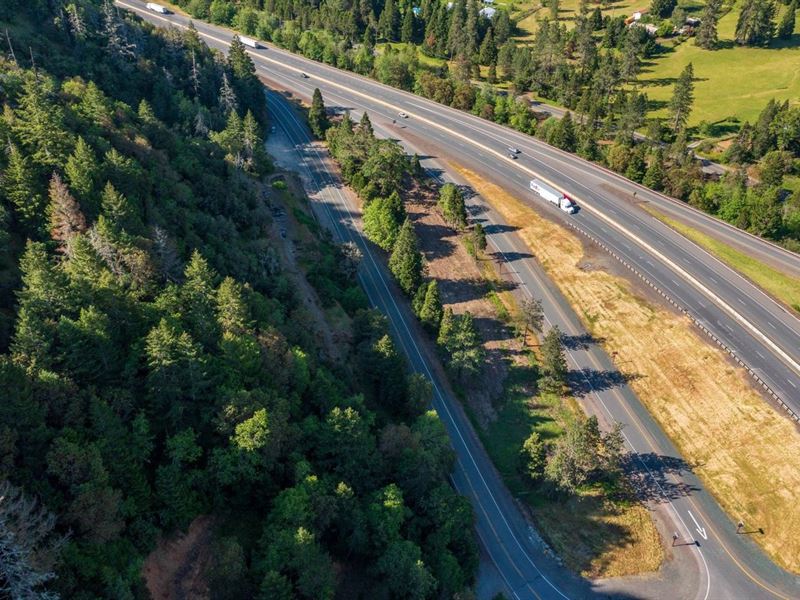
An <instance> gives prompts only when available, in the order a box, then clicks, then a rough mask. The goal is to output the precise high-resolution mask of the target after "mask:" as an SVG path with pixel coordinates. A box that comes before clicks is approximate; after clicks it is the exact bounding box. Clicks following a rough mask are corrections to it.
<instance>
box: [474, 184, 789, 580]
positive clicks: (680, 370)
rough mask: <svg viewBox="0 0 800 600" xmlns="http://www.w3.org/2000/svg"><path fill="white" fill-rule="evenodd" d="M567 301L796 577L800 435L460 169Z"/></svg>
mask: <svg viewBox="0 0 800 600" xmlns="http://www.w3.org/2000/svg"><path fill="white" fill-rule="evenodd" d="M459 170H460V171H461V173H462V175H463V176H464V177H465V178H466V179H468V180H469V181H470V183H471V185H472V186H473V187H474V188H475V189H476V190H477V191H478V192H479V193H481V195H482V196H483V197H484V198H486V199H488V200H489V201H490V202H491V204H492V205H493V206H494V207H495V208H496V209H497V210H498V211H499V212H500V213H501V214H502V215H503V217H504V218H505V220H506V222H507V223H508V224H509V225H516V226H518V227H519V228H520V229H519V234H520V235H521V236H522V238H523V239H524V240H525V242H526V243H527V245H528V247H529V248H530V250H531V252H532V253H533V254H535V255H536V257H537V259H538V260H539V262H540V263H541V264H542V265H543V267H544V268H545V270H546V271H547V272H548V274H549V276H550V277H551V278H552V279H553V281H554V282H555V283H556V284H557V285H558V286H559V288H560V289H561V291H562V293H563V294H564V295H565V296H566V297H567V299H568V300H569V301H570V303H571V304H572V305H573V307H574V308H575V309H576V312H577V314H578V315H579V316H580V317H581V319H582V321H583V323H584V326H585V327H586V328H587V329H588V331H589V332H591V333H592V334H593V335H594V336H595V337H596V338H598V339H601V340H603V346H604V347H605V349H606V350H607V351H608V352H609V354H612V355H614V356H615V357H616V360H617V364H618V365H623V366H624V371H625V372H626V373H628V374H630V375H631V376H632V377H631V381H630V384H629V385H630V386H631V388H633V390H634V392H635V393H636V395H637V396H638V397H639V399H640V400H641V401H642V402H643V403H644V405H645V406H646V407H647V409H648V410H649V411H650V413H651V414H652V415H653V416H654V417H655V418H656V420H657V421H658V422H659V424H660V425H661V427H662V428H663V429H664V431H665V432H666V433H667V435H668V436H669V437H670V438H671V439H672V441H673V442H674V443H675V444H676V445H677V446H678V447H679V448H680V451H681V453H682V454H683V457H684V458H685V459H686V461H687V462H688V463H689V464H690V465H692V466H693V470H694V472H695V473H696V474H697V475H698V476H699V477H700V478H701V479H702V480H703V482H704V484H705V486H706V488H707V489H708V490H709V491H710V492H711V493H712V494H713V495H714V497H715V498H716V499H717V501H718V502H719V503H720V504H721V505H722V507H723V508H724V509H725V510H726V512H727V513H728V515H729V516H730V517H731V518H732V519H733V520H734V521H738V520H740V519H741V520H743V521H744V522H745V523H747V524H748V527H750V528H751V529H753V530H755V531H758V530H759V529H761V530H763V534H761V533H759V534H758V535H754V536H753V538H752V539H753V540H754V541H756V542H758V543H759V544H760V545H761V546H762V547H763V548H764V550H765V551H766V552H767V554H769V556H770V557H771V558H772V559H773V560H774V561H775V562H777V563H778V564H779V565H781V566H782V567H784V568H786V569H788V570H790V571H792V572H795V573H797V572H799V571H800V504H798V503H797V501H796V497H795V496H796V491H797V490H800V433H798V431H797V430H796V429H795V427H794V425H793V424H792V423H790V422H789V421H788V420H787V419H785V418H784V417H783V416H782V415H781V414H780V413H779V412H778V411H776V410H775V409H774V408H772V407H771V406H770V405H768V404H767V403H766V402H765V401H764V399H763V398H762V397H761V396H760V395H759V393H758V392H757V391H756V390H755V389H754V388H753V387H752V385H751V382H750V380H749V379H748V378H747V375H746V374H745V372H744V371H743V370H742V369H739V368H735V367H734V366H732V365H731V363H730V362H729V360H728V358H727V355H725V354H724V353H723V352H722V351H721V350H720V349H718V348H717V347H716V346H712V345H711V344H710V343H709V342H708V340H707V339H706V338H705V337H703V336H701V335H700V333H699V332H698V331H697V330H696V329H694V327H693V326H692V324H691V322H690V320H689V319H688V317H685V316H680V315H677V314H675V313H674V312H671V311H669V310H667V309H665V308H662V307H661V306H659V305H657V304H654V303H652V302H649V301H647V300H645V299H643V298H642V297H641V296H640V295H639V294H636V293H635V292H634V288H633V286H632V285H631V284H630V283H629V282H628V281H627V280H626V279H624V278H621V277H618V276H615V275H612V274H610V273H607V272H604V271H599V270H584V269H581V268H580V267H579V265H578V261H579V258H580V257H581V256H582V255H583V248H582V245H581V242H580V241H579V239H578V238H577V237H576V236H575V234H573V233H572V232H570V231H569V230H567V229H565V228H564V227H561V226H559V225H557V224H555V223H552V222H550V221H547V220H545V219H544V218H542V217H541V216H540V215H539V214H538V213H537V212H535V211H534V210H532V209H531V208H529V207H527V206H525V205H524V204H523V203H521V202H520V201H519V200H517V199H516V198H514V197H513V196H512V195H511V194H509V193H508V192H506V191H505V190H504V189H502V188H501V187H499V186H497V185H494V184H491V183H488V182H486V181H485V180H483V179H482V178H480V177H479V176H478V175H476V174H475V173H473V172H471V171H469V170H467V169H459Z"/></svg>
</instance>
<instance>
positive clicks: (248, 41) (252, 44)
mask: <svg viewBox="0 0 800 600" xmlns="http://www.w3.org/2000/svg"><path fill="white" fill-rule="evenodd" d="M239 39H240V40H241V42H242V43H243V44H244V45H245V46H250V47H251V48H255V49H256V50H257V49H259V48H261V44H260V43H259V41H258V40H254V39H253V38H249V37H244V36H243V35H240V36H239Z"/></svg>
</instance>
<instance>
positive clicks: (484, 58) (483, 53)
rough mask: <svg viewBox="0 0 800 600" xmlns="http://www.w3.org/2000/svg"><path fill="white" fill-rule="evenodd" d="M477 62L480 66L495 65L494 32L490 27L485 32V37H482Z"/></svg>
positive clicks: (495, 47)
mask: <svg viewBox="0 0 800 600" xmlns="http://www.w3.org/2000/svg"><path fill="white" fill-rule="evenodd" d="M478 60H479V61H480V63H481V64H482V65H489V66H492V65H496V62H497V46H496V45H495V43H494V30H493V29H492V27H491V26H489V29H487V30H486V35H485V36H483V42H481V49H480V54H479V58H478ZM495 68H496V66H495Z"/></svg>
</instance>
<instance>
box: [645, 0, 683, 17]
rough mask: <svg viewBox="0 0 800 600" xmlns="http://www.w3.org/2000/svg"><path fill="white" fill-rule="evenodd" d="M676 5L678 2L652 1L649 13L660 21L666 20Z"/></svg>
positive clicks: (675, 0) (676, 0) (666, 0)
mask: <svg viewBox="0 0 800 600" xmlns="http://www.w3.org/2000/svg"><path fill="white" fill-rule="evenodd" d="M677 5H678V0H652V2H651V3H650V13H651V14H654V15H658V16H659V17H661V18H662V19H668V18H669V16H670V15H671V14H672V11H673V10H675V7H676V6H677Z"/></svg>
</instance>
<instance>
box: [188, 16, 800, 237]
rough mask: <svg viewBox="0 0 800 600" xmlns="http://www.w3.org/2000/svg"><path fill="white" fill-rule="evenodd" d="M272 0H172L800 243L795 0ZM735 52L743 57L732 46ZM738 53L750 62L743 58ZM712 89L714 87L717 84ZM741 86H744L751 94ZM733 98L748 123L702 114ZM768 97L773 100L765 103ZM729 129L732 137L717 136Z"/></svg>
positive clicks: (756, 229) (738, 223)
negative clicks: (717, 169)
mask: <svg viewBox="0 0 800 600" xmlns="http://www.w3.org/2000/svg"><path fill="white" fill-rule="evenodd" d="M284 1H285V0H279V1H278V2H277V3H272V4H271V5H270V10H264V9H263V5H262V3H259V2H256V3H255V5H254V6H252V7H251V6H249V5H248V6H238V5H236V4H234V3H231V2H229V1H228V0H214V1H213V2H210V1H208V0H181V1H180V2H178V5H180V6H181V7H183V8H185V9H186V10H187V11H188V12H189V13H190V14H191V15H192V16H194V17H197V18H202V19H209V20H211V21H212V22H214V23H219V24H224V25H230V26H233V27H235V28H237V29H238V30H240V31H242V32H244V33H246V34H248V35H255V36H257V37H259V38H261V39H264V40H269V41H272V42H274V43H275V44H277V45H279V46H282V47H284V48H287V49H289V50H291V51H294V52H299V53H301V54H303V55H305V56H307V57H309V58H313V59H315V60H320V61H324V62H326V63H329V64H333V65H336V66H338V67H341V68H344V69H349V70H352V71H355V72H357V73H360V74H362V75H368V76H372V77H374V78H376V79H378V80H379V81H381V82H383V83H386V84H388V85H393V86H395V87H398V88H402V89H405V90H409V91H413V92H415V93H417V94H420V95H422V96H425V97H427V98H431V99H433V100H435V101H437V102H441V103H443V104H448V105H450V106H452V107H455V108H458V109H460V110H465V111H470V112H472V113H474V114H476V115H478V116H481V117H483V118H486V119H489V120H493V121H496V122H498V123H502V124H505V125H508V126H510V127H513V128H515V129H517V130H519V131H521V132H523V133H528V134H531V135H535V136H537V137H539V138H541V139H543V140H545V141H546V142H548V143H549V144H551V145H553V146H556V147H558V148H561V149H562V150H566V151H569V152H575V153H577V154H579V155H580V156H581V157H583V158H585V159H587V160H591V161H595V162H598V163H600V164H604V165H606V166H608V167H609V168H611V169H613V170H615V171H617V172H619V173H620V174H622V175H624V176H625V177H628V178H629V179H632V180H634V181H637V182H639V183H642V184H644V185H646V186H648V187H651V188H652V189H655V190H657V191H663V192H665V193H667V194H669V195H671V196H674V197H676V198H680V199H682V200H684V201H686V202H690V203H691V204H692V205H694V206H696V207H698V208H700V209H702V210H705V211H707V212H709V213H711V214H714V215H716V216H718V217H720V218H722V219H724V220H726V221H728V222H730V223H733V224H734V225H736V226H737V227H740V228H742V229H746V230H747V231H750V232H751V233H754V234H756V235H759V236H763V237H766V238H768V239H771V240H775V241H778V242H779V243H781V244H784V245H785V246H787V247H788V248H790V249H794V250H798V249H800V185H798V184H797V178H796V177H797V169H798V167H797V163H798V161H799V160H800V125H798V124H800V116H799V115H800V106H792V105H789V104H786V105H784V104H783V103H782V102H781V101H780V99H786V98H794V95H793V94H795V92H794V91H793V90H794V88H795V86H796V81H795V80H793V79H791V73H792V69H791V68H788V69H784V68H782V67H781V65H787V66H790V65H792V64H794V62H793V58H792V57H793V56H794V55H795V54H797V53H798V52H800V50H798V40H799V39H800V36H798V35H796V34H794V33H793V31H795V30H796V28H797V26H796V22H795V21H796V18H795V14H796V4H794V3H792V4H789V5H788V6H785V7H784V6H782V5H779V4H775V3H774V1H773V0H740V2H739V3H738V4H737V5H736V7H731V6H730V5H727V4H722V3H721V2H720V0H710V1H709V2H708V3H707V4H706V5H704V6H702V7H700V6H699V5H697V4H696V3H694V2H685V3H684V4H679V3H678V2H676V1H675V0H653V1H652V2H651V3H650V5H649V6H636V7H634V6H633V5H630V7H629V8H630V9H631V10H633V9H641V10H642V11H643V14H642V15H641V18H640V19H639V20H638V21H635V22H634V24H633V25H631V21H626V18H632V17H631V15H630V14H628V10H627V9H625V10H623V8H624V6H627V5H623V6H617V4H615V3H611V4H610V5H608V6H604V5H601V4H599V5H590V4H589V3H587V2H580V3H578V4H577V6H574V5H573V4H571V3H569V2H566V1H565V4H564V7H565V10H564V11H562V9H561V4H560V2H559V0H549V1H548V2H546V3H543V4H541V5H539V4H536V5H530V8H529V9H525V8H523V7H524V6H525V5H524V4H519V5H518V4H515V3H498V4H497V5H496V6H489V7H487V6H483V7H481V6H480V5H479V3H478V2H477V0H458V1H457V2H455V3H454V4H453V6H452V9H448V8H447V6H446V4H445V3H444V2H438V1H434V2H425V3H423V5H421V6H420V7H414V6H412V4H411V3H407V2H395V0H384V2H382V3H381V2H379V3H378V4H377V5H374V6H364V7H361V8H359V7H356V6H355V5H354V6H353V7H351V8H350V9H349V10H343V11H342V10H339V9H338V7H335V6H334V5H332V4H329V3H322V4H321V5H320V6H319V7H317V6H316V4H313V3H302V2H300V3H291V4H285V5H284ZM487 11H488V12H487ZM278 14H280V15H281V17H280V18H279V17H278V16H277V15H278ZM512 17H513V18H512ZM515 18H516V19H520V23H523V25H524V24H525V21H526V19H532V20H533V21H532V22H535V26H534V27H531V28H530V29H531V31H529V32H528V33H529V35H525V36H522V37H520V33H521V32H520V30H519V28H518V27H519V24H518V23H516V22H515V20H514V19H515ZM734 19H735V24H734ZM731 27H733V30H732V31H731ZM729 36H730V37H729ZM376 45H380V52H375V51H374V50H375V48H376ZM690 47H691V48H692V51H691V53H688V52H687V50H686V49H688V48H690ZM736 52H740V55H743V56H744V57H745V59H744V61H740V59H738V58H732V57H733V56H734V54H735V53H736ZM761 53H763V54H761ZM689 54H691V56H690V55H689ZM670 56H674V57H675V58H674V59H672V60H671V62H670V61H669V59H668V58H665V57H670ZM694 56H696V57H697V65H694V64H693V61H692V58H693V57H694ZM421 57H424V58H421ZM431 59H434V60H431ZM731 60H733V61H734V62H735V66H734V68H732V69H731V70H730V71H728V70H727V69H725V68H724V66H725V64H727V63H726V62H725V61H728V62H729V63H730V61H731ZM437 61H438V62H437ZM748 61H750V62H751V66H752V67H753V68H748V67H746V66H745V65H746V63H747V62H748ZM662 62H663V63H664V65H665V66H664V67H663V73H662V75H658V73H659V67H658V65H659V64H661V63H662ZM756 64H757V65H758V68H755V67H756ZM761 65H769V66H767V67H762V66H761ZM701 70H702V72H701ZM737 74H738V75H737ZM720 77H724V78H725V79H724V81H720V80H719V79H718V78H720ZM737 77H739V78H740V79H739V80H738V81H739V82H740V84H739V85H737ZM787 77H789V78H790V79H789V80H786V78H787ZM731 78H732V79H731ZM744 79H746V82H745V81H744ZM713 82H716V83H715V84H714V85H713V86H712V83H713ZM745 83H746V85H745ZM719 87H722V88H724V89H725V90H727V92H725V93H723V94H722V95H721V96H720V95H719V94H717V91H718V88H719ZM784 88H785V89H784ZM743 89H748V90H753V89H755V95H752V94H753V92H750V94H751V95H747V94H742V93H741V91H742V90H743ZM731 90H733V91H731ZM651 92H652V96H653V97H652V98H651V97H649V95H648V94H650V93H651ZM701 93H702V100H698V99H697V98H698V96H699V95H700V94H701ZM795 95H796V94H795ZM531 96H534V97H537V98H541V99H544V100H545V101H551V102H554V103H555V104H557V105H559V106H562V107H565V108H566V109H568V111H569V112H567V114H566V115H565V116H564V117H563V118H555V117H553V116H550V115H549V113H547V112H546V111H544V112H539V113H537V112H535V111H534V110H533V109H532V107H531V104H530V97H531ZM733 96H736V97H737V98H744V100H742V102H746V103H747V104H748V106H749V110H748V112H747V115H746V116H748V117H749V118H752V117H753V116H754V115H756V114H759V117H758V119H757V120H756V122H755V123H753V124H750V123H748V122H747V121H744V122H742V119H741V118H740V117H738V116H736V115H737V113H736V110H734V107H732V106H731V107H730V108H731V110H727V109H726V112H725V115H724V116H722V117H718V118H716V119H712V117H710V116H706V112H705V109H704V107H707V106H710V105H712V104H713V105H714V106H715V107H717V108H719V109H720V110H722V107H724V106H726V103H727V100H726V98H733ZM720 97H721V98H722V101H720ZM770 99H776V100H775V101H774V102H772V103H771V104H768V101H770ZM696 105H699V106H700V111H699V112H698V111H695V110H694V108H695V106H696ZM739 106H741V104H739ZM775 107H779V109H778V110H776V108H775ZM759 111H760V112H759ZM698 116H699V120H698V119H697V118H695V117H698ZM637 133H639V134H644V135H645V136H646V138H645V139H644V140H643V139H641V138H637V137H636V136H635V134H637ZM732 136H737V138H736V140H735V141H734V142H733V144H732V146H731V148H728V145H730V138H731V137H732ZM702 140H707V143H705V144H702V145H701V146H700V147H699V148H698V149H699V151H701V152H705V153H712V154H714V155H715V157H716V158H717V159H718V160H722V161H723V162H725V163H727V164H729V165H730V166H731V173H730V174H729V175H727V176H726V177H725V178H724V181H723V182H721V183H717V182H716V181H715V180H714V178H711V177H708V176H706V175H704V174H703V172H702V170H701V169H700V163H699V161H698V160H697V159H696V156H695V150H694V145H695V142H699V141H702ZM715 142H719V143H721V144H722V145H721V146H719V147H717V146H715V144H714V143H715ZM748 173H749V174H750V175H751V176H752V178H748V177H747V176H746V175H747V174H748ZM712 197H713V198H712Z"/></svg>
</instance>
